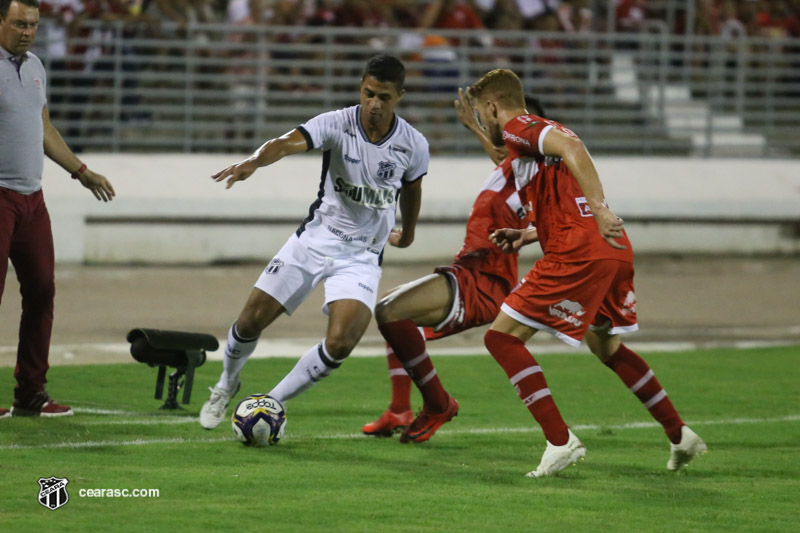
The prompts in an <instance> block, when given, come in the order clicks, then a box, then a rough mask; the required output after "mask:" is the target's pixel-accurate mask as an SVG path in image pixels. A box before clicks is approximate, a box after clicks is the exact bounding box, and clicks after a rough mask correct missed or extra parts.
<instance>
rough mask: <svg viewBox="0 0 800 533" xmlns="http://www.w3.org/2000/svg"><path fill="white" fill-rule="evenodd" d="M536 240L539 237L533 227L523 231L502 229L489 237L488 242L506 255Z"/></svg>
mask: <svg viewBox="0 0 800 533" xmlns="http://www.w3.org/2000/svg"><path fill="white" fill-rule="evenodd" d="M538 239H539V235H538V233H537V232H536V228H533V227H531V228H527V229H524V230H521V229H511V228H503V229H498V230H495V231H494V232H493V233H492V234H491V235H489V240H490V241H492V242H493V243H494V244H496V245H497V246H498V247H499V248H500V249H501V250H502V251H504V252H505V253H507V254H513V253H515V252H518V251H519V249H520V248H522V247H523V246H525V245H526V244H530V243H532V242H536V241H537V240H538Z"/></svg>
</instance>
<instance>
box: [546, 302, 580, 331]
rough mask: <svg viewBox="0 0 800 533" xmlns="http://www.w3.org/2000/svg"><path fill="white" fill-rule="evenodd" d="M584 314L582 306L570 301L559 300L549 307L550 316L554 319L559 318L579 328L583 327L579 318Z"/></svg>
mask: <svg viewBox="0 0 800 533" xmlns="http://www.w3.org/2000/svg"><path fill="white" fill-rule="evenodd" d="M584 314H586V310H584V308H583V306H582V305H581V304H579V303H578V302H573V301H572V300H561V301H560V302H558V303H557V304H553V305H551V306H550V315H551V316H554V317H556V318H560V319H561V320H564V321H566V322H569V323H570V324H572V325H574V326H577V327H581V326H582V325H583V321H582V320H579V319H578V317H579V316H583V315H584Z"/></svg>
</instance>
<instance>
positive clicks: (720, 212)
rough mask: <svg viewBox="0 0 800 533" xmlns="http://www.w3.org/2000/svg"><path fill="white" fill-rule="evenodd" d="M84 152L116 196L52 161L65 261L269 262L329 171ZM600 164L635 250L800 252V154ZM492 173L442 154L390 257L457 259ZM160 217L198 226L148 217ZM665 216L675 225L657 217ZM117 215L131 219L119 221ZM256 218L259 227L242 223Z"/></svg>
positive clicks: (312, 162) (484, 165)
mask: <svg viewBox="0 0 800 533" xmlns="http://www.w3.org/2000/svg"><path fill="white" fill-rule="evenodd" d="M82 158H83V160H84V161H85V162H86V163H87V164H88V165H89V166H90V167H91V168H92V169H93V170H95V171H96V172H100V173H103V174H105V175H106V176H107V177H108V178H109V179H110V180H111V181H112V183H113V184H114V187H115V189H116V191H117V198H116V199H115V200H114V201H113V202H111V203H109V204H104V203H102V202H97V201H96V200H95V199H94V197H93V196H92V195H91V193H89V192H88V191H87V190H85V189H83V188H82V187H81V186H80V185H79V184H78V183H77V182H75V181H73V180H71V179H70V178H69V176H68V175H67V174H66V173H65V172H64V171H63V170H61V169H60V168H59V167H57V166H56V165H55V164H53V163H52V162H50V161H47V163H46V166H45V178H44V191H45V198H46V201H47V205H48V208H49V210H50V214H51V217H52V220H53V232H54V238H55V245H56V257H57V260H59V261H62V262H63V261H69V262H72V261H89V262H111V263H114V262H158V263H193V262H209V261H224V260H241V259H255V260H262V261H266V260H267V259H269V258H270V257H271V256H272V254H273V253H274V252H275V251H276V250H277V249H278V248H279V247H280V246H281V245H282V244H283V243H284V242H285V240H286V238H287V237H288V236H289V235H290V234H291V233H292V232H293V231H294V230H295V229H296V228H297V226H298V225H299V223H300V221H301V220H302V219H303V218H304V217H305V216H306V214H307V212H308V206H309V205H310V204H311V203H312V202H313V201H314V199H315V197H316V193H317V189H318V186H319V179H320V168H321V160H320V156H319V154H315V155H308V156H305V155H304V156H294V157H290V158H287V159H285V160H283V161H280V162H278V163H276V164H275V165H273V166H272V167H269V168H265V169H261V170H259V171H258V172H257V173H256V174H255V175H254V176H253V177H251V178H250V179H249V180H248V181H246V182H243V183H238V184H237V185H236V186H234V187H233V188H232V189H230V190H225V188H224V186H223V185H222V184H217V183H215V182H213V181H212V180H211V179H210V175H211V174H212V173H213V172H215V171H217V170H220V169H222V168H223V167H225V166H227V165H229V164H231V163H233V162H236V161H237V160H238V159H239V158H240V157H239V156H237V155H213V156H204V155H185V154H177V155H130V154H86V155H84V156H83V157H82ZM596 164H597V166H598V168H599V170H600V174H601V179H602V181H603V183H604V187H605V192H606V197H607V198H608V201H609V203H610V205H611V207H612V209H613V210H614V211H615V212H616V213H617V214H618V215H620V216H622V217H623V218H625V217H630V218H631V222H629V224H628V231H629V234H630V237H631V239H632V240H633V244H634V248H635V250H636V251H637V252H638V253H644V252H664V253H673V252H703V253H731V252H732V253H754V252H757V253H773V252H782V253H796V252H800V238H798V236H797V235H796V231H794V233H795V234H792V231H789V230H787V226H786V225H785V224H784V225H779V224H773V223H770V221H786V220H795V221H797V222H796V224H795V229H796V227H797V224H800V161H797V160H761V159H759V160H720V159H711V160H704V159H680V158H598V159H597V160H596ZM491 169H492V165H491V163H490V162H489V160H488V159H485V158H472V157H468V158H449V157H448V158H446V157H434V158H433V159H432V161H431V168H430V173H429V174H428V176H427V177H426V178H425V181H424V185H423V189H424V193H423V207H422V213H421V225H420V227H419V229H418V231H417V241H416V242H415V243H414V245H413V246H412V247H411V248H408V249H405V250H394V249H392V250H388V251H387V260H418V259H429V258H430V259H439V258H442V259H447V258H449V257H451V256H452V255H453V254H455V252H456V251H457V250H458V248H459V247H460V245H461V241H462V239H463V236H464V226H463V221H465V220H466V217H467V214H468V213H469V210H470V207H471V205H472V202H473V200H474V198H475V196H476V194H477V192H478V190H479V189H480V186H481V184H482V183H483V181H484V179H485V177H486V176H487V174H488V173H489V172H490V171H491ZM98 218H101V219H104V220H105V222H103V221H102V220H100V221H98V220H97V219H98ZM163 218H178V219H191V220H192V221H193V223H182V224H172V223H169V224H156V223H144V222H146V221H147V220H148V219H149V220H150V221H151V222H152V220H153V219H163ZM665 218H667V219H673V222H669V223H667V222H659V220H663V219H665ZM87 219H88V220H89V223H87ZM113 219H117V220H119V219H125V221H126V223H124V224H120V223H110V221H113ZM204 219H206V220H205V221H204ZM208 219H212V220H215V221H218V223H208V222H207V220H208ZM253 219H257V221H258V223H252V224H248V223H242V221H247V220H253ZM634 219H635V220H637V221H640V222H634V221H633V220H634ZM674 219H686V220H687V222H685V223H675V221H674ZM698 219H705V223H699V222H698ZM270 220H272V221H275V222H274V223H269V221H270ZM443 220H444V221H449V223H442V221H443ZM742 220H744V221H745V222H744V223H737V221H742ZM755 222H757V223H755ZM532 253H535V252H532Z"/></svg>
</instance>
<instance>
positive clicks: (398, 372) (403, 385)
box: [386, 342, 411, 413]
mask: <svg viewBox="0 0 800 533" xmlns="http://www.w3.org/2000/svg"><path fill="white" fill-rule="evenodd" d="M386 360H387V361H388V363H389V379H391V380H392V403H391V404H389V410H390V411H391V412H393V413H402V412H404V411H410V410H411V378H410V377H408V372H406V371H405V369H404V368H403V363H401V362H400V360H399V359H398V358H397V356H396V355H394V351H393V350H392V347H391V346H390V345H389V343H388V342H387V343H386Z"/></svg>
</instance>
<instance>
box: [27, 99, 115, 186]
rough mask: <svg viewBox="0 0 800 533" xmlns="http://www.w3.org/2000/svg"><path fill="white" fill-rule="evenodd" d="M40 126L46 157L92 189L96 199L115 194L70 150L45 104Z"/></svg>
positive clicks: (104, 181)
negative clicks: (42, 128)
mask: <svg viewBox="0 0 800 533" xmlns="http://www.w3.org/2000/svg"><path fill="white" fill-rule="evenodd" d="M42 126H43V127H44V153H45V155H46V156H47V157H49V158H50V159H52V160H53V161H55V162H56V163H58V165H59V166H61V168H63V169H64V170H66V171H67V172H69V173H70V174H74V175H75V179H77V180H78V181H80V182H81V185H83V186H84V187H86V188H87V189H89V190H90V191H92V194H94V197H95V198H97V199H98V200H103V201H104V202H108V201H109V200H112V199H113V198H114V195H115V194H116V193H115V192H114V187H112V186H111V182H109V181H108V180H107V179H106V177H105V176H103V175H101V174H96V173H94V172H92V171H91V170H89V169H88V168H86V166H85V165H84V164H83V163H82V162H81V160H80V159H78V156H76V155H75V154H74V153H73V152H72V150H70V149H69V146H67V143H66V142H64V138H63V137H62V136H61V133H59V131H58V129H57V128H56V127H55V126H54V125H53V123H52V122H50V112H49V111H48V110H47V106H45V107H43V108H42Z"/></svg>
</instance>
